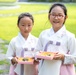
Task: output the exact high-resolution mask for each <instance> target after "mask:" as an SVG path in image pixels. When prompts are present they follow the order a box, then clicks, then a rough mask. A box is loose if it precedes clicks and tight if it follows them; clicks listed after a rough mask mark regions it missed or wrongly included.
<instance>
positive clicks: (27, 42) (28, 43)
mask: <svg viewBox="0 0 76 75" xmlns="http://www.w3.org/2000/svg"><path fill="white" fill-rule="evenodd" d="M33 24H34V19H33V16H32V15H31V14H30V13H22V14H20V15H19V17H18V22H17V26H18V28H19V30H20V32H19V34H18V36H16V37H15V38H13V39H12V40H11V42H10V44H9V46H8V50H7V53H6V56H7V58H8V59H10V60H11V64H12V67H11V68H10V70H11V71H10V74H9V75H37V74H38V73H37V64H38V62H36V61H35V62H34V64H33V65H26V64H25V65H21V64H17V63H18V62H17V61H16V59H15V58H16V57H20V56H22V51H24V50H27V55H30V54H31V53H29V52H31V51H33V50H34V48H35V46H36V43H37V40H38V39H37V38H36V37H35V36H33V35H32V34H31V33H30V32H31V30H32V28H33ZM24 53H25V54H26V52H24ZM31 55H32V54H31ZM13 69H14V70H13Z"/></svg>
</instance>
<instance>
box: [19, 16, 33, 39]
mask: <svg viewBox="0 0 76 75" xmlns="http://www.w3.org/2000/svg"><path fill="white" fill-rule="evenodd" d="M18 27H19V30H20V32H21V34H22V36H23V37H24V38H27V37H28V35H29V33H30V32H31V30H32V27H33V22H32V20H31V19H30V18H29V17H27V16H25V17H23V18H21V19H20V21H19V24H18Z"/></svg>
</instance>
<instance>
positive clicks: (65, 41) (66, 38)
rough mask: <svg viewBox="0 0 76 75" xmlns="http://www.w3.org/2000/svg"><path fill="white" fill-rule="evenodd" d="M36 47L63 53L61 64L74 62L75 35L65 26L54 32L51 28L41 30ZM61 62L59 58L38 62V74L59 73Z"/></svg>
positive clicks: (75, 51)
mask: <svg viewBox="0 0 76 75" xmlns="http://www.w3.org/2000/svg"><path fill="white" fill-rule="evenodd" d="M49 42H50V44H48V43H49ZM36 49H37V50H42V51H45V50H46V51H50V52H60V53H63V54H64V55H65V59H64V62H63V64H74V63H76V42H75V35H74V34H73V33H70V32H69V31H67V30H66V28H65V26H63V27H62V28H61V29H60V30H58V31H57V32H56V33H55V32H54V30H53V28H51V29H47V30H44V31H42V32H41V34H40V36H39V40H38V44H37V47H36ZM67 53H69V54H67ZM61 62H62V61H60V60H52V61H50V60H44V62H43V64H42V62H41V64H40V67H39V75H59V73H60V66H61Z"/></svg>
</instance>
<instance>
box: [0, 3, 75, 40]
mask: <svg viewBox="0 0 76 75" xmlns="http://www.w3.org/2000/svg"><path fill="white" fill-rule="evenodd" d="M65 5H66V6H67V9H68V19H67V21H66V23H65V25H66V28H67V29H68V30H69V31H71V32H73V33H74V34H75V35H76V22H75V21H76V14H75V13H76V10H75V9H76V4H75V3H73V4H72V3H68V4H65ZM14 6H16V7H17V8H15V9H13V8H12V6H10V7H11V9H8V10H0V38H2V39H4V40H7V41H10V40H11V39H12V38H13V37H14V36H16V35H17V34H18V31H19V30H18V28H17V17H18V15H19V14H20V13H22V12H30V13H31V14H32V15H33V16H34V20H35V23H34V27H33V30H32V32H31V33H32V34H33V35H35V36H37V37H38V36H39V34H40V32H41V31H42V30H44V29H47V28H50V27H51V25H50V23H49V21H48V10H49V7H50V6H51V3H46V4H41V3H40V4H39V3H37V4H33V3H32V4H30V3H29V4H26V3H24V4H20V3H17V4H16V5H14ZM7 7H8V6H7Z"/></svg>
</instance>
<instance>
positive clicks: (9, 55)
mask: <svg viewBox="0 0 76 75" xmlns="http://www.w3.org/2000/svg"><path fill="white" fill-rule="evenodd" d="M14 55H15V48H14V42H13V40H12V41H11V42H10V43H9V46H8V49H7V52H6V58H7V59H9V60H11V59H12V58H13V56H14Z"/></svg>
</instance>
